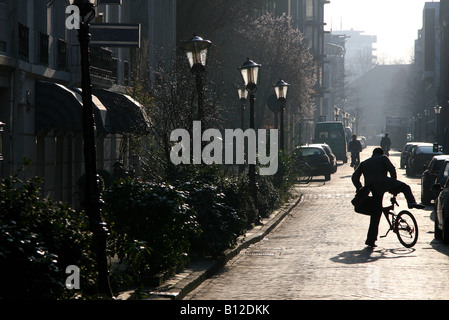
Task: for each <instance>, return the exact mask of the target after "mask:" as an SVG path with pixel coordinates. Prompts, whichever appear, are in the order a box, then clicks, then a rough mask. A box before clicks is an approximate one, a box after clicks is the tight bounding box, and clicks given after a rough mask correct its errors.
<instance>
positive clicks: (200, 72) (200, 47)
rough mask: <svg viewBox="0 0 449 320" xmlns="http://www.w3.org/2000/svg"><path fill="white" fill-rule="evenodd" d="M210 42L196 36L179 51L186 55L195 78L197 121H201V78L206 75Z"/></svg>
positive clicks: (202, 115) (202, 112)
mask: <svg viewBox="0 0 449 320" xmlns="http://www.w3.org/2000/svg"><path fill="white" fill-rule="evenodd" d="M211 45H212V42H210V41H209V40H204V39H203V38H201V37H198V36H197V35H196V34H194V35H193V38H192V39H190V40H189V41H185V42H184V43H183V44H182V45H181V49H182V50H183V51H184V52H185V53H186V55H187V60H188V61H189V65H190V71H191V72H192V73H193V75H194V76H195V80H196V91H197V94H198V117H197V118H198V120H200V121H203V118H204V111H203V77H204V75H205V74H206V58H207V50H208V49H209V48H210V47H211Z"/></svg>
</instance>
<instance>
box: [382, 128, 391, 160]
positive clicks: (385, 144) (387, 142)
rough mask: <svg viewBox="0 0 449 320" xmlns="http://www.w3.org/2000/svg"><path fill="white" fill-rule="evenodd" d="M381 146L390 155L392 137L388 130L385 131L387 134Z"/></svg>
mask: <svg viewBox="0 0 449 320" xmlns="http://www.w3.org/2000/svg"><path fill="white" fill-rule="evenodd" d="M380 147H381V148H382V150H384V152H385V154H386V155H387V156H388V155H390V148H391V139H390V137H389V136H388V132H385V136H384V137H382V139H381V140H380Z"/></svg>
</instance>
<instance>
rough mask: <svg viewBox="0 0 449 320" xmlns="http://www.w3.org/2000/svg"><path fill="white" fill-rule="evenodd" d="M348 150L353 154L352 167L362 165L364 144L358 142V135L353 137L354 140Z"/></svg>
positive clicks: (349, 144)
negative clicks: (361, 157) (361, 154)
mask: <svg viewBox="0 0 449 320" xmlns="http://www.w3.org/2000/svg"><path fill="white" fill-rule="evenodd" d="M348 150H349V152H351V167H355V166H356V165H357V164H359V163H360V152H362V144H361V143H360V141H359V140H357V135H355V134H353V135H352V140H351V141H349V143H348Z"/></svg>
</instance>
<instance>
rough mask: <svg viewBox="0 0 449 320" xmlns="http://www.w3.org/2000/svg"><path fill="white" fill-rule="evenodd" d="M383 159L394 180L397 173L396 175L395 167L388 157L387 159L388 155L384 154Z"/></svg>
mask: <svg viewBox="0 0 449 320" xmlns="http://www.w3.org/2000/svg"><path fill="white" fill-rule="evenodd" d="M384 158H385V159H384V161H385V165H386V167H387V171H388V172H389V173H390V177H391V178H392V179H394V180H396V179H397V175H396V168H395V167H394V165H393V164H392V163H391V161H390V159H388V157H385V156H384Z"/></svg>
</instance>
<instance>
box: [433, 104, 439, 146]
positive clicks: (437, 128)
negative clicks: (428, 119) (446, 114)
mask: <svg viewBox="0 0 449 320" xmlns="http://www.w3.org/2000/svg"><path fill="white" fill-rule="evenodd" d="M434 110H435V118H436V119H435V122H436V133H437V134H436V141H437V142H438V143H439V142H440V113H441V106H435V108H434Z"/></svg>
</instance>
